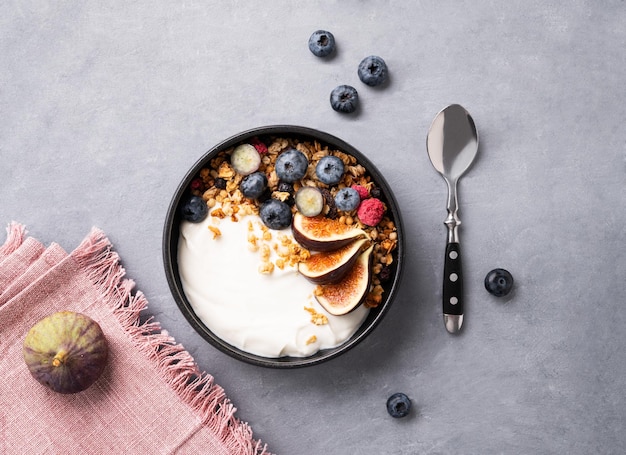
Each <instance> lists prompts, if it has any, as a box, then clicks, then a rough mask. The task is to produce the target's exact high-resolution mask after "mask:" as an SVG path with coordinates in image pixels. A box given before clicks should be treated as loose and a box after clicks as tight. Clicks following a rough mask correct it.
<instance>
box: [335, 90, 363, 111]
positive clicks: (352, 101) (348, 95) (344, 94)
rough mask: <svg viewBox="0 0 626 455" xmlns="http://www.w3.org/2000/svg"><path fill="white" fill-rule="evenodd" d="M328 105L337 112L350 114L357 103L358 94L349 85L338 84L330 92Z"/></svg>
mask: <svg viewBox="0 0 626 455" xmlns="http://www.w3.org/2000/svg"><path fill="white" fill-rule="evenodd" d="M330 105H331V107H332V108H333V109H334V110H336V111H337V112H344V113H346V114H351V113H352V112H354V111H356V108H357V106H358V105H359V94H358V92H357V91H356V89H355V88H354V87H352V86H350V85H340V86H338V87H335V88H334V89H333V91H332V92H330Z"/></svg>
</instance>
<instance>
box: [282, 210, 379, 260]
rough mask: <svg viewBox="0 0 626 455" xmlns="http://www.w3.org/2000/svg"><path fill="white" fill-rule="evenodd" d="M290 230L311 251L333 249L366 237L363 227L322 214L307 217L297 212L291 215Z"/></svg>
mask: <svg viewBox="0 0 626 455" xmlns="http://www.w3.org/2000/svg"><path fill="white" fill-rule="evenodd" d="M291 230H292V232H293V237H294V239H296V241H297V242H298V243H299V244H300V245H302V246H303V247H304V248H306V249H308V250H311V251H333V250H337V249H339V248H341V247H343V246H346V245H347V244H349V243H351V242H353V241H354V240H357V239H361V238H366V237H367V234H366V232H365V231H364V230H363V229H360V228H357V227H353V226H348V225H347V224H344V223H342V222H340V221H339V220H331V219H330V218H326V217H324V216H315V217H308V216H304V215H302V214H301V213H299V212H296V214H295V215H294V217H293V222H292V224H291Z"/></svg>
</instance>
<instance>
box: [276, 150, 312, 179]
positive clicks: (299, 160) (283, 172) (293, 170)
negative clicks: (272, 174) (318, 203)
mask: <svg viewBox="0 0 626 455" xmlns="http://www.w3.org/2000/svg"><path fill="white" fill-rule="evenodd" d="M308 167H309V161H308V160H307V158H306V156H305V155H304V153H302V152H301V151H300V150H296V149H294V148H290V149H287V150H285V151H284V152H282V153H281V154H280V155H278V158H277V159H276V164H275V169H276V175H277V176H278V178H279V179H281V180H283V181H285V182H287V183H293V182H295V181H297V180H300V179H301V178H302V177H304V175H305V174H306V170H307V168H308Z"/></svg>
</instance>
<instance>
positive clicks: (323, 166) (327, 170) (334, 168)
mask: <svg viewBox="0 0 626 455" xmlns="http://www.w3.org/2000/svg"><path fill="white" fill-rule="evenodd" d="M343 171H344V166H343V161H341V159H340V158H337V157H336V156H333V155H327V156H325V157H323V158H322V159H321V160H319V161H318V162H317V166H315V175H317V178H318V179H320V181H321V182H322V183H325V184H326V185H336V184H337V183H339V182H340V181H341V178H342V177H343Z"/></svg>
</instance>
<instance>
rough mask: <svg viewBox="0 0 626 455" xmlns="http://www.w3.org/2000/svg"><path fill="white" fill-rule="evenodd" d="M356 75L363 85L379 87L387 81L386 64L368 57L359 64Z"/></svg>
mask: <svg viewBox="0 0 626 455" xmlns="http://www.w3.org/2000/svg"><path fill="white" fill-rule="evenodd" d="M358 74H359V79H361V82H363V83H364V84H366V85H369V86H371V87H374V86H376V85H380V84H382V83H383V82H385V79H387V64H386V63H385V61H384V60H383V59H382V58H380V57H378V56H376V55H370V56H369V57H365V58H364V59H363V60H361V63H359V70H358Z"/></svg>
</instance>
